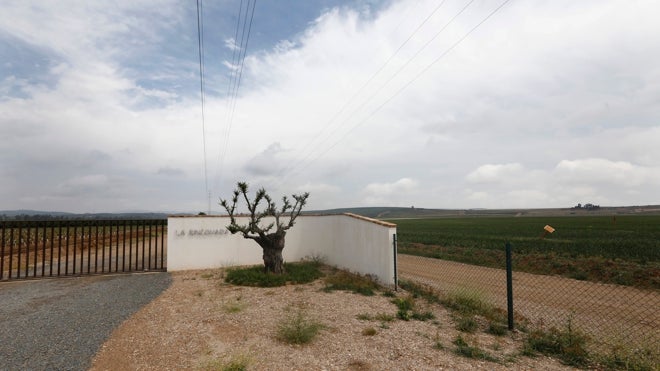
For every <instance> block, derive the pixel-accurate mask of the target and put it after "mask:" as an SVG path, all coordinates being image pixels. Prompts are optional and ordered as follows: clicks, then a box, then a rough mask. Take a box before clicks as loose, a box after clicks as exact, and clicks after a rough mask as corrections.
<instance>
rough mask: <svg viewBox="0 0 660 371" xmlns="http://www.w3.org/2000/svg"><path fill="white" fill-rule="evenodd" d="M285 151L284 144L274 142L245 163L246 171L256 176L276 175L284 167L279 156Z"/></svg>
mask: <svg viewBox="0 0 660 371" xmlns="http://www.w3.org/2000/svg"><path fill="white" fill-rule="evenodd" d="M283 152H284V149H283V148H282V145H281V144H280V143H278V142H275V143H272V144H270V145H269V146H268V148H266V149H265V150H263V151H262V152H261V153H259V154H257V155H256V156H254V157H252V159H250V160H249V161H248V162H247V163H246V164H245V167H244V169H245V171H246V172H247V173H248V174H251V175H256V176H266V175H275V174H277V173H278V172H279V171H280V170H281V169H282V166H283V165H282V164H281V163H279V160H278V157H279V156H280V155H281V154H282V153H283Z"/></svg>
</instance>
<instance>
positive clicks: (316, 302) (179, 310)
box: [92, 270, 572, 370]
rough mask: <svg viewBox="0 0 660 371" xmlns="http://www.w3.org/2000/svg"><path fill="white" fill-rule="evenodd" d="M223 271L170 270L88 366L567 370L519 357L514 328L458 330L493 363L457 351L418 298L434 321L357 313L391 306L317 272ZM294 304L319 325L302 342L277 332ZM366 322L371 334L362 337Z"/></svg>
mask: <svg viewBox="0 0 660 371" xmlns="http://www.w3.org/2000/svg"><path fill="white" fill-rule="evenodd" d="M223 276H224V272H223V270H202V271H185V272H174V273H172V279H173V282H172V285H171V286H170V288H169V289H167V290H166V291H165V292H163V293H162V294H161V295H160V296H159V297H158V298H157V299H156V300H154V301H153V302H151V303H150V304H148V305H146V306H145V307H144V308H142V309H141V310H140V311H139V312H137V313H136V314H135V315H133V316H132V317H131V318H130V319H128V320H127V321H126V322H124V323H123V324H122V325H121V326H120V327H118V328H117V329H116V330H115V331H114V332H113V334H112V336H111V337H110V339H109V340H108V341H107V342H106V343H105V344H104V345H103V346H102V348H101V350H100V351H99V352H98V354H97V355H96V357H95V358H94V360H93V364H92V369H93V370H174V369H223V367H225V366H227V365H229V364H230V363H231V362H233V361H241V362H244V363H245V364H247V369H250V370H443V369H447V370H448V369H451V370H455V369H462V370H470V369H484V370H509V369H514V370H532V369H534V370H570V369H572V368H570V367H567V366H564V365H562V364H561V363H560V362H559V361H557V360H555V359H552V358H548V357H544V356H539V357H537V358H528V357H523V356H520V355H519V354H520V349H521V345H522V341H521V336H520V335H519V334H516V333H513V334H510V335H507V336H503V337H495V336H492V335H488V334H485V333H475V334H462V336H463V338H464V339H465V340H466V341H467V342H468V343H469V344H470V345H472V346H476V347H479V348H480V349H481V350H483V351H485V352H487V353H488V354H490V355H491V356H493V357H495V358H497V359H498V360H499V361H498V362H490V361H484V360H477V359H473V358H465V357H463V356H460V355H458V354H456V353H455V349H456V347H455V345H454V344H453V343H452V342H453V341H454V340H455V339H456V338H457V337H458V336H459V334H461V333H459V332H458V331H457V330H456V329H455V324H454V320H453V319H452V317H451V314H450V313H449V312H448V311H447V310H446V309H445V308H444V307H441V306H439V305H428V304H426V303H425V302H423V301H422V300H421V299H418V300H417V302H416V303H417V305H420V306H422V307H423V308H421V309H423V310H430V311H432V312H433V313H434V315H435V320H431V321H425V322H421V321H402V320H394V321H391V322H381V321H378V320H360V319H358V318H357V317H358V315H369V316H371V317H374V316H376V315H378V314H389V315H392V316H395V314H396V311H397V309H396V307H395V306H394V304H392V303H391V298H388V297H385V296H383V295H381V294H378V295H375V296H362V295H358V294H354V293H351V292H344V291H335V292H330V293H327V292H324V291H322V288H323V287H324V284H323V282H322V281H321V280H318V281H316V282H313V283H310V284H305V285H288V286H283V287H277V288H253V287H237V286H232V285H228V284H225V283H224V280H223ZM397 295H398V296H405V295H406V293H405V292H403V291H402V290H400V291H399V292H397ZM298 311H301V313H304V314H305V315H306V316H308V317H309V318H313V319H315V320H317V321H319V322H320V323H322V324H323V325H324V329H323V330H321V332H320V334H319V335H318V336H317V338H316V339H314V340H313V341H312V342H311V343H309V344H306V345H290V344H287V343H285V342H282V341H280V340H278V339H277V337H276V332H277V325H278V323H279V322H280V321H281V320H282V319H283V318H286V317H287V316H289V315H291V313H297V312H298ZM368 328H373V329H374V330H375V332H376V333H375V335H372V336H368V335H363V331H364V330H365V329H368ZM438 348H439V349H438Z"/></svg>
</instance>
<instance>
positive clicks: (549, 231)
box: [543, 225, 555, 233]
mask: <svg viewBox="0 0 660 371" xmlns="http://www.w3.org/2000/svg"><path fill="white" fill-rule="evenodd" d="M543 229H545V231H546V232H548V233H552V232H554V231H555V229H554V228H552V227H551V226H550V225H546V226H545V227H543Z"/></svg>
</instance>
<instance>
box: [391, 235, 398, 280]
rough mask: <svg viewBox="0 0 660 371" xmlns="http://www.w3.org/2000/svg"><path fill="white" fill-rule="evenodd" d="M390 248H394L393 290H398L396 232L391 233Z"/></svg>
mask: <svg viewBox="0 0 660 371" xmlns="http://www.w3.org/2000/svg"><path fill="white" fill-rule="evenodd" d="M392 248H393V250H394V291H398V287H399V278H398V277H397V266H396V254H397V248H396V233H394V234H393V235H392Z"/></svg>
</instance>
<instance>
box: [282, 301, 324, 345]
mask: <svg viewBox="0 0 660 371" xmlns="http://www.w3.org/2000/svg"><path fill="white" fill-rule="evenodd" d="M324 327H325V326H323V325H322V324H321V323H320V322H318V321H316V320H314V319H311V318H309V317H308V316H307V314H305V313H304V312H303V311H302V309H299V310H298V311H296V312H295V313H293V314H289V315H288V316H286V317H285V318H284V319H282V320H281V321H280V322H279V324H278V327H277V338H278V339H279V340H280V341H283V342H285V343H289V344H307V343H309V342H310V341H312V340H314V338H315V337H316V335H317V334H318V333H319V331H321V330H322V329H323V328H324Z"/></svg>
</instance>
